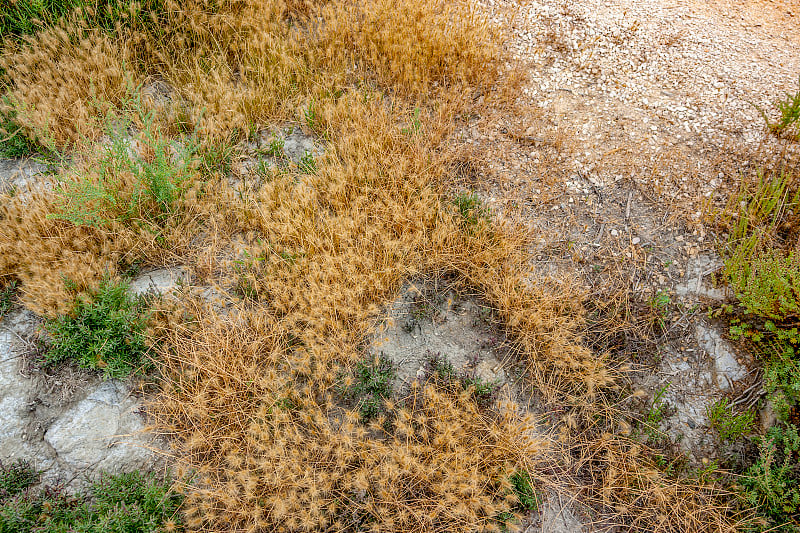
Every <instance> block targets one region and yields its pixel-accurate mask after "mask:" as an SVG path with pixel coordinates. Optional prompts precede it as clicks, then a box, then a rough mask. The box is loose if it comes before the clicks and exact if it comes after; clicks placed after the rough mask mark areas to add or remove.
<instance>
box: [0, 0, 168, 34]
mask: <svg viewBox="0 0 800 533" xmlns="http://www.w3.org/2000/svg"><path fill="white" fill-rule="evenodd" d="M78 9H80V13H79V14H78V16H79V17H80V18H83V19H85V20H86V21H87V25H88V26H89V27H93V28H101V29H103V30H106V31H114V29H115V28H116V25H117V24H126V25H134V24H146V25H149V26H156V24H154V17H155V20H158V17H160V16H161V15H162V14H163V13H164V2H163V0H136V1H134V0H3V1H2V2H0V37H4V38H9V39H12V40H17V41H19V40H21V39H22V38H23V37H25V36H26V35H31V34H34V33H37V32H39V31H41V30H43V29H45V28H48V27H52V26H55V25H57V24H58V23H59V22H60V21H61V20H62V19H63V18H64V17H65V16H66V15H68V14H70V13H72V12H75V11H76V10H78ZM0 44H2V43H0Z"/></svg>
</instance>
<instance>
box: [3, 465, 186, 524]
mask: <svg viewBox="0 0 800 533" xmlns="http://www.w3.org/2000/svg"><path fill="white" fill-rule="evenodd" d="M182 501H183V500H182V497H181V496H180V495H179V494H177V493H175V492H173V491H172V490H171V489H170V486H169V484H168V483H166V482H162V481H160V480H158V479H157V478H156V477H155V476H154V475H153V474H142V473H139V472H133V473H129V474H120V475H116V476H111V475H104V476H102V477H101V478H100V480H99V481H97V482H96V483H94V484H93V485H92V486H91V487H90V489H89V491H88V492H87V493H86V494H81V493H79V494H75V495H69V494H67V493H65V492H64V491H62V490H61V489H59V488H56V487H47V488H43V489H41V490H39V491H27V492H19V493H17V494H16V495H10V496H8V497H5V498H2V500H0V533H67V532H76V533H77V532H81V533H164V532H167V531H180V530H182V529H183V527H182V524H181V520H180V516H179V515H178V509H179V508H180V506H181V503H182Z"/></svg>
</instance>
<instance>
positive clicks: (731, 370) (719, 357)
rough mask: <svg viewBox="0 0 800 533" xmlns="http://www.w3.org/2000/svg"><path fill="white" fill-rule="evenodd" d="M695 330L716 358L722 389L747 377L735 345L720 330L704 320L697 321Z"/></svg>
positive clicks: (715, 371)
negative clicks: (724, 337) (734, 347)
mask: <svg viewBox="0 0 800 533" xmlns="http://www.w3.org/2000/svg"><path fill="white" fill-rule="evenodd" d="M695 331H696V334H697V342H698V343H699V345H700V346H701V347H702V348H703V349H704V350H705V351H706V352H707V353H708V354H709V355H710V356H711V357H712V358H713V360H714V373H715V378H716V379H715V381H716V385H717V386H718V387H719V388H720V390H723V391H725V390H728V389H730V388H731V387H732V386H733V384H734V383H735V382H737V381H739V380H741V379H744V378H745V377H747V374H748V372H747V369H746V368H745V367H743V366H742V365H741V364H740V363H739V361H738V360H737V359H739V358H738V357H737V354H736V352H735V351H734V349H733V347H732V346H731V345H730V343H729V342H728V341H726V340H725V339H723V338H722V335H720V333H719V332H718V331H716V330H715V329H713V328H711V327H709V326H707V325H706V324H704V323H703V322H697V324H696V325H695Z"/></svg>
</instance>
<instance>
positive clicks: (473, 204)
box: [453, 192, 490, 227]
mask: <svg viewBox="0 0 800 533" xmlns="http://www.w3.org/2000/svg"><path fill="white" fill-rule="evenodd" d="M453 203H454V204H455V206H456V209H457V211H458V214H459V215H460V216H461V220H462V221H463V224H464V225H465V226H467V227H470V226H473V227H474V226H477V225H478V224H479V223H481V222H488V221H489V216H490V215H489V210H488V209H487V208H486V207H484V206H483V203H482V202H481V199H480V197H479V196H478V194H477V193H474V192H463V193H461V194H459V195H458V196H456V197H455V198H454V199H453Z"/></svg>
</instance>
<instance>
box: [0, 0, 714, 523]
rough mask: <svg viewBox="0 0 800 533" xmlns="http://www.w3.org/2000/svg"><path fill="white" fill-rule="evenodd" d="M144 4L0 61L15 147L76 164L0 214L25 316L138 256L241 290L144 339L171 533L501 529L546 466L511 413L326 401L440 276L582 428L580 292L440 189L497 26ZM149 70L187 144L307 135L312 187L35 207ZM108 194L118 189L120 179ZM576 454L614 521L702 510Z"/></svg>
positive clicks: (423, 389)
mask: <svg viewBox="0 0 800 533" xmlns="http://www.w3.org/2000/svg"><path fill="white" fill-rule="evenodd" d="M164 5H165V6H166V7H165V11H164V13H162V14H161V15H160V17H161V18H159V19H158V20H157V21H155V22H154V23H153V24H154V25H149V26H148V25H146V24H141V25H139V24H137V25H131V26H130V27H128V28H122V27H120V28H118V30H119V32H120V38H119V39H118V40H112V39H111V38H110V37H108V36H107V35H105V34H99V33H96V32H94V31H93V30H90V29H86V28H81V19H80V18H76V19H74V20H73V21H72V22H71V23H70V24H71V26H68V28H71V29H57V30H53V31H51V32H48V33H46V34H43V35H41V36H39V37H37V38H36V39H34V40H33V41H32V42H31V43H29V44H28V45H26V46H24V47H22V48H20V49H18V50H15V51H13V53H10V54H9V55H8V56H7V57H6V59H4V61H3V63H2V66H3V67H4V68H6V69H7V71H8V75H7V80H6V81H7V83H9V87H10V91H11V94H12V96H13V98H14V101H15V103H16V105H17V106H19V116H20V117H21V119H20V120H21V124H22V125H23V127H24V128H26V131H28V132H29V133H36V134H37V135H41V134H42V132H43V131H48V132H49V135H50V138H52V139H53V141H54V143H55V146H56V147H60V148H63V147H67V146H74V145H76V144H77V145H78V146H80V149H81V151H82V152H84V153H85V155H84V156H82V157H77V158H75V161H74V163H73V166H72V167H71V168H70V169H67V170H65V171H63V173H62V175H61V179H62V180H63V182H64V183H66V184H67V186H66V188H65V187H63V186H62V187H61V188H43V189H41V190H39V191H37V192H35V193H32V194H26V195H18V196H17V197H15V198H6V199H4V207H3V212H2V217H1V218H0V239H1V240H0V254H2V255H1V256H0V257H2V258H1V259H0V276H2V277H15V278H17V279H19V280H20V281H21V282H22V288H23V292H24V302H25V304H26V305H27V306H29V307H30V308H31V309H33V310H35V311H37V312H39V313H42V314H54V313H58V312H64V311H65V310H66V309H68V308H69V304H70V301H69V299H68V298H69V295H68V294H67V292H66V289H65V287H64V282H63V277H62V276H66V277H68V278H69V279H71V280H73V281H74V282H76V283H77V284H78V286H79V287H80V288H87V287H91V286H92V285H93V284H95V283H96V282H97V280H98V279H99V278H100V277H101V276H103V275H115V274H117V273H118V270H119V269H120V264H124V263H130V262H132V261H133V260H134V259H136V260H139V261H141V262H142V263H143V264H144V265H163V264H166V263H169V262H173V261H178V260H179V261H181V262H182V263H184V264H186V265H187V266H189V268H191V269H192V270H193V272H194V274H195V275H196V277H197V278H198V279H199V280H201V281H202V282H203V283H206V284H213V285H217V286H219V287H221V288H222V289H225V290H230V291H233V290H234V289H235V288H236V287H237V286H239V287H241V286H242V284H245V285H246V286H247V287H248V294H249V295H250V296H252V298H247V299H244V300H242V301H240V302H239V303H238V304H237V305H235V306H234V307H233V309H231V310H229V312H228V314H227V315H226V316H220V315H219V314H216V313H214V312H213V311H211V310H210V309H209V308H208V306H207V305H206V304H202V303H197V302H196V301H195V300H193V299H190V298H186V299H185V300H183V304H184V305H183V308H181V309H179V310H178V311H177V312H176V313H177V314H175V316H173V317H172V319H171V321H169V322H168V327H167V328H166V330H165V331H161V332H158V334H157V336H158V337H159V338H164V339H166V341H165V343H164V344H163V346H162V347H161V349H160V354H159V362H160V364H162V365H163V367H164V371H163V373H164V375H165V376H166V377H165V381H164V383H163V390H162V392H161V394H160V395H158V396H157V397H155V398H154V399H153V402H152V404H151V406H150V411H151V412H152V413H153V414H154V415H155V416H156V418H157V420H158V423H159V427H160V428H161V430H163V431H164V432H166V433H168V434H170V435H171V436H172V437H173V439H174V441H175V442H176V443H177V445H178V447H179V449H180V450H181V452H182V453H181V457H180V463H181V464H182V465H183V466H184V467H186V468H187V469H196V470H197V471H198V472H199V478H198V480H197V481H196V483H194V484H192V485H189V486H187V487H185V488H186V491H187V493H188V504H187V508H186V514H187V517H188V518H189V525H190V528H191V529H193V530H203V531H275V530H286V531H348V530H351V531H357V530H364V529H371V530H375V531H475V530H497V529H498V528H499V527H500V522H499V521H498V516H499V515H500V514H501V513H506V512H509V511H512V510H513V505H514V496H513V495H512V493H511V492H509V490H510V485H509V480H508V478H509V476H510V475H511V474H512V473H513V472H514V471H516V470H527V471H530V472H531V473H532V475H533V476H534V478H535V479H539V480H541V482H543V483H544V482H546V481H547V479H546V477H547V476H545V474H544V473H542V472H544V470H541V472H540V466H541V465H542V464H543V463H547V462H552V461H556V462H558V461H559V459H558V458H556V459H553V456H552V455H551V453H550V451H549V450H550V446H549V444H548V443H547V442H546V440H545V439H542V438H541V437H537V436H536V433H535V432H534V431H533V428H532V426H531V422H530V420H528V419H527V418H526V417H525V416H523V415H521V414H520V413H519V412H518V410H517V409H515V408H514V406H512V405H510V404H497V405H495V406H494V407H493V408H491V409H488V410H485V409H479V408H478V407H477V405H475V403H474V401H473V400H471V399H470V398H469V397H468V396H466V395H464V394H458V393H456V392H454V391H452V390H447V389H446V388H445V389H442V388H438V387H437V386H434V385H433V384H422V385H420V386H419V387H418V388H416V389H415V390H413V391H412V392H411V393H410V395H409V396H408V397H407V398H405V399H404V400H402V401H398V402H395V403H394V404H393V405H390V406H388V414H389V418H388V419H387V420H386V423H385V424H381V423H379V424H377V425H375V426H372V427H365V426H363V425H361V424H359V423H358V422H357V421H356V420H355V419H354V415H353V414H352V413H348V412H346V411H345V410H343V409H342V408H340V407H339V406H338V399H337V395H336V392H335V385H336V382H337V379H338V378H339V376H340V373H341V372H342V371H343V370H344V369H346V368H347V367H348V366H349V365H351V364H353V363H354V362H355V361H357V360H359V359H360V358H361V352H360V348H361V347H362V345H363V343H364V341H365V340H366V339H368V338H369V335H370V333H371V331H372V327H373V325H374V323H375V320H376V318H378V316H379V314H380V310H381V308H382V306H384V305H385V304H386V303H387V302H389V301H391V299H392V298H393V297H394V295H395V294H396V293H397V291H398V290H399V288H400V287H401V285H402V283H403V282H404V281H405V280H407V279H408V278H409V277H412V276H415V275H418V274H421V273H441V272H449V273H453V274H455V275H456V279H457V280H458V283H459V284H460V285H461V286H462V287H464V288H466V287H470V288H477V289H479V290H480V291H481V292H482V293H483V296H484V297H485V298H486V300H487V302H488V303H489V304H491V305H492V306H493V307H494V308H496V310H497V311H498V314H499V316H500V317H501V318H502V320H503V321H504V323H505V325H506V330H507V333H508V335H509V337H510V338H511V339H512V340H513V342H514V343H515V345H516V348H517V350H516V352H517V353H518V356H519V358H520V360H521V361H522V362H523V363H524V366H525V367H526V369H527V373H526V375H527V376H528V378H529V380H530V382H531V383H532V384H533V385H534V386H537V387H539V388H540V389H541V391H542V392H543V393H544V396H545V397H546V398H547V399H548V400H549V401H554V402H555V401H560V402H563V403H564V404H565V405H568V406H579V407H580V408H581V410H582V411H581V412H582V413H584V414H583V415H581V416H584V417H585V418H586V419H587V420H591V419H592V409H593V401H594V400H595V399H597V398H599V397H601V396H602V394H603V391H604V390H607V389H609V388H610V387H613V386H614V376H613V373H612V372H611V370H610V369H609V368H608V366H607V363H606V361H605V360H604V357H602V356H601V355H599V354H594V353H592V352H591V351H590V350H589V349H588V348H586V346H585V343H583V340H582V338H581V331H582V328H583V309H582V307H581V305H580V298H579V296H580V295H579V294H577V293H573V292H570V291H567V290H565V289H564V286H555V285H552V286H551V285H547V284H546V283H539V280H531V279H529V272H528V266H527V261H528V255H527V253H526V252H525V247H524V243H525V238H524V235H523V234H522V233H520V232H519V231H517V230H516V229H514V228H502V227H497V226H496V225H494V224H493V223H491V222H490V221H488V220H484V219H482V218H481V219H479V220H477V222H474V223H473V222H469V221H467V220H465V219H464V218H462V217H461V215H460V214H459V213H458V211H457V209H456V208H455V207H454V206H453V205H452V203H451V202H450V201H449V200H448V195H449V192H448V191H446V190H445V188H444V186H443V184H445V183H447V181H448V180H447V169H448V168H451V167H452V165H453V161H452V160H451V158H450V157H449V156H448V155H447V154H448V153H451V152H450V151H448V150H443V149H442V145H441V143H442V140H443V139H445V138H447V136H448V134H449V132H450V131H451V129H452V127H453V124H454V117H456V116H458V115H459V114H460V113H463V112H465V111H470V112H481V111H485V108H478V107H476V105H475V104H474V102H475V101H476V98H477V97H479V96H483V98H482V100H481V101H482V105H484V106H488V105H503V104H504V103H506V102H507V101H508V98H509V95H511V94H513V92H514V88H515V87H516V85H515V84H516V83H518V81H519V78H518V74H517V73H515V72H513V71H507V70H506V69H505V67H504V65H505V63H506V61H507V59H508V58H507V57H506V56H505V55H504V52H503V49H502V46H501V45H502V38H503V37H502V36H503V31H502V28H500V27H497V26H495V25H493V24H490V23H489V21H488V19H486V18H485V17H484V16H483V15H482V14H480V12H479V11H478V10H477V9H476V8H475V7H474V6H473V5H472V4H471V3H469V2H461V1H458V2H444V1H438V0H435V1H431V2H420V1H418V0H397V1H393V2H389V1H387V0H368V1H365V2H360V3H352V2H346V1H343V0H339V1H331V2H303V1H297V0H295V1H292V2H281V1H277V0H276V1H269V0H229V1H225V2H218V1H216V2H212V1H211V0H189V1H184V2H175V1H173V0H167V1H166V2H165V4H164ZM156 23H157V24H156ZM290 23H291V24H290ZM154 28H158V31H156V30H154ZM71 32H72V33H71ZM75 34H80V35H84V36H86V37H87V38H88V39H89V40H88V41H86V43H87V44H85V45H84V44H81V42H80V41H79V42H72V41H70V39H69V35H75ZM156 34H158V35H159V38H158V39H156V38H155V35H156ZM65 35H66V37H65ZM68 42H69V44H68ZM123 63H124V64H125V65H126V67H127V70H125V69H123V68H122V65H123ZM104 65H110V67H109V69H108V72H106V71H105V70H104V69H105V66H104ZM98 71H102V72H98ZM81 76H83V77H81ZM147 78H150V79H153V78H155V79H163V80H166V81H168V82H169V83H170V84H171V85H172V86H173V87H174V88H175V89H176V91H177V93H178V94H179V95H180V100H181V102H180V106H181V108H182V109H181V110H179V112H180V113H181V114H183V115H185V117H186V120H188V122H189V124H190V126H191V127H192V128H193V129H194V131H195V132H196V133H197V134H198V135H200V137H201V138H202V139H203V141H202V142H203V143H205V144H206V146H214V145H218V144H219V143H220V142H221V141H224V140H226V139H233V138H241V137H242V136H244V134H245V132H248V131H250V130H251V128H254V129H258V128H262V127H266V126H268V125H270V124H275V123H282V122H285V121H294V122H295V123H297V122H301V123H303V124H304V128H305V129H306V131H307V132H308V133H310V134H314V135H316V136H317V138H318V141H319V142H321V143H322V144H324V146H325V155H324V156H323V157H321V158H319V160H318V161H317V166H318V170H317V172H315V173H311V174H299V173H297V172H295V171H289V172H276V173H273V174H272V175H271V176H270V177H269V179H266V180H264V181H263V183H261V184H260V185H259V186H258V187H256V188H255V189H253V190H249V191H248V192H246V193H242V194H240V193H238V192H236V191H234V190H233V189H231V188H230V187H229V186H228V185H227V179H226V177H225V176H220V175H215V174H212V175H209V174H203V173H201V172H200V171H199V170H197V169H195V171H194V172H193V173H192V174H191V176H189V177H188V179H189V181H190V183H192V184H193V188H190V192H189V193H188V194H187V195H186V196H185V198H184V199H182V200H181V202H180V205H179V208H178V209H177V210H176V212H175V214H174V215H173V216H172V217H170V218H168V219H163V220H162V226H163V227H162V228H161V229H160V232H159V233H158V238H156V236H155V234H154V232H153V231H150V230H152V226H147V225H146V224H145V225H144V226H142V225H138V224H133V225H132V224H130V223H122V222H119V220H118V217H117V218H115V217H114V216H113V215H114V213H113V209H108V210H109V214H110V215H112V216H110V217H109V218H110V221H109V222H108V223H105V224H102V225H97V226H91V227H90V226H87V225H82V224H76V223H73V222H69V221H65V220H60V219H54V218H53V217H52V216H48V215H52V214H53V213H59V212H60V211H59V210H63V209H64V205H65V204H64V202H65V199H66V198H67V196H65V191H69V190H70V189H69V184H70V183H72V184H80V183H86V182H87V181H88V182H89V183H93V180H95V181H96V180H97V176H96V174H95V173H93V168H96V163H97V160H98V159H97V157H98V156H97V153H96V151H97V148H96V145H93V144H92V143H91V142H88V141H87V142H83V138H84V137H88V138H96V137H98V136H99V135H100V134H101V133H102V131H103V130H102V129H101V128H100V127H99V124H101V123H103V122H99V121H97V120H96V118H103V119H105V115H107V114H108V112H109V111H110V110H113V109H116V108H118V107H125V102H126V101H127V97H128V96H129V92H128V91H130V87H131V85H130V84H131V83H137V82H139V81H140V80H143V79H147ZM89 80H91V82H92V83H89ZM93 98H95V99H97V101H98V102H102V104H99V105H95V104H92V103H91V101H92V100H93ZM417 109H418V110H419V116H418V121H419V129H418V131H417V130H416V129H415V128H412V127H410V124H412V123H413V121H414V118H415V112H416V110H417ZM176 112H178V111H176ZM172 122H174V121H173V120H172V119H170V120H168V121H167V123H172ZM167 126H169V124H166V126H165V127H167ZM173 126H174V124H173ZM45 128H46V130H45ZM159 131H161V130H159ZM164 131H170V132H172V131H176V130H175V129H170V128H169V127H167V129H166V130H164ZM93 146H94V148H92V147H93ZM101 152H102V151H101ZM144 157H147V153H146V151H145V153H144ZM116 178H117V181H116V183H117V185H118V189H119V191H121V194H122V196H123V197H125V194H126V191H130V190H131V181H130V179H129V178H128V177H126V176H124V175H120V176H116ZM137 217H138V218H137V220H139V221H147V214H146V213H140V214H139V215H137ZM142 228H144V229H142ZM147 228H150V230H148V229H147ZM187 316H189V317H190V319H185V317H187ZM586 413H588V414H586ZM586 443H589V444H586ZM580 446H585V447H584V448H583V452H581V453H584V452H586V450H589V451H590V452H591V454H592V460H591V461H592V462H591V471H592V472H593V473H597V477H596V478H595V480H594V481H595V482H594V483H593V486H594V487H595V489H597V490H599V491H600V492H601V493H603V494H605V492H603V491H605V490H610V491H611V496H610V497H611V498H612V500H613V501H612V500H610V501H609V502H603V505H605V504H606V503H607V504H608V507H610V508H612V510H611V511H610V512H611V513H612V514H615V513H616V514H619V513H621V512H622V511H620V510H619V507H620V506H624V507H625V508H626V511H625V513H627V514H625V516H637V515H636V514H635V513H636V512H638V511H642V515H641V516H642V517H644V516H648V517H650V519H654V520H655V518H652V517H654V516H655V517H656V518H657V517H658V516H660V515H659V514H658V513H662V512H663V513H666V512H668V511H669V510H670V509H672V510H676V509H677V510H681V511H683V510H685V509H690V510H691V512H692V513H694V510H695V509H700V510H702V509H704V507H703V505H705V506H706V507H705V508H709V505H713V504H708V503H707V502H704V500H703V499H702V498H701V497H700V495H701V494H702V491H701V489H696V488H695V487H692V486H690V485H687V484H685V483H683V484H681V483H678V484H674V483H673V484H672V485H670V483H672V482H670V481H667V479H666V478H665V477H664V475H663V474H662V473H660V472H659V471H658V470H656V469H653V468H651V467H650V466H649V465H648V463H647V462H646V461H637V460H634V458H635V457H636V456H635V455H633V454H632V453H631V450H630V449H629V448H628V447H626V446H627V444H625V443H624V441H621V440H619V439H617V438H612V439H611V440H591V439H589V440H584V441H583V444H580ZM586 453H589V452H586ZM564 461H565V462H569V461H567V460H566V459H564ZM620 461H623V462H620ZM587 464H588V461H587ZM620 469H622V471H623V472H624V475H619V474H618V471H619V470H620ZM659 487H661V489H659ZM662 489H663V490H662ZM589 493H590V496H591V495H592V494H594V493H592V491H589ZM643 495H646V498H643ZM653 498H655V500H654V499H653ZM588 499H589V500H591V498H588ZM650 509H656V512H655V514H654V513H653V512H650V511H648V512H649V514H647V513H645V512H644V510H650ZM605 511H607V509H605ZM692 516H694V515H692ZM713 516H716V517H718V518H719V520H725V519H726V518H725V516H724V514H723V513H717V514H715V515H713ZM642 520H644V518H642ZM658 520H660V519H658ZM685 523H687V524H690V525H691V527H690V528H689V529H685V530H687V531H689V530H696V531H717V530H718V529H713V528H711V529H710V528H709V527H706V526H708V524H709V523H710V522H709V521H706V522H702V521H698V522H696V523H690V522H685ZM653 527H656V526H653ZM659 527H661V526H660V525H659V526H658V527H656V529H655V530H664V531H666V530H670V529H669V528H662V529H658V528H659ZM675 529H677V528H675ZM675 529H673V530H675ZM720 530H721V529H720Z"/></svg>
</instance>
